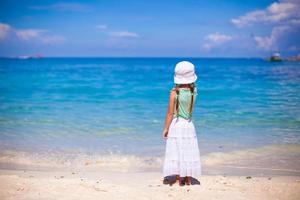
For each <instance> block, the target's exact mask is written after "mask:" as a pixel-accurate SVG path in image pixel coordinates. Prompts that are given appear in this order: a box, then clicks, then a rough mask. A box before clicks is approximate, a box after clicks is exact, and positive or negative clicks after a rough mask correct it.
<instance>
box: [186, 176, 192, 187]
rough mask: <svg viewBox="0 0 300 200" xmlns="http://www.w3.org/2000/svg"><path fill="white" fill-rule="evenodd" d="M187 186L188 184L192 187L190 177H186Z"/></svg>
mask: <svg viewBox="0 0 300 200" xmlns="http://www.w3.org/2000/svg"><path fill="white" fill-rule="evenodd" d="M185 184H186V185H191V179H190V177H189V176H186V177H185Z"/></svg>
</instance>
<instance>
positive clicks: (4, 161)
mask: <svg viewBox="0 0 300 200" xmlns="http://www.w3.org/2000/svg"><path fill="white" fill-rule="evenodd" d="M163 159H164V158H163V156H137V155H130V154H114V153H107V154H104V155H101V154H88V153H74V152H71V153H61V152H43V153H42V152H40V153H32V152H25V151H16V150H4V151H1V152H0V168H2V169H24V170H26V169H27V170H51V169H58V170H85V171H96V170H104V171H118V172H131V171H161V170H162V166H163ZM201 162H202V167H203V169H204V174H210V173H219V174H220V173H223V172H224V171H226V172H227V173H228V174H230V173H231V174H235V171H236V170H242V171H243V172H248V171H249V170H252V171H255V172H257V173H259V172H260V171H264V172H265V171H272V173H280V174H283V175H290V174H291V173H294V174H297V175H300V146H299V145H288V144H286V145H268V146H262V147H259V148H248V149H242V150H236V151H230V152H212V153H208V154H205V155H201ZM213 169H218V171H217V172H212V170H213ZM228 169H230V170H229V171H228Z"/></svg>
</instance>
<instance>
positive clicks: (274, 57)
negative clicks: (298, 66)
mask: <svg viewBox="0 0 300 200" xmlns="http://www.w3.org/2000/svg"><path fill="white" fill-rule="evenodd" d="M267 60H268V61H270V62H281V61H300V53H299V54H298V55H297V56H291V57H287V58H285V59H283V58H282V57H281V56H280V53H278V52H276V53H273V54H272V56H271V57H270V58H268V59H267Z"/></svg>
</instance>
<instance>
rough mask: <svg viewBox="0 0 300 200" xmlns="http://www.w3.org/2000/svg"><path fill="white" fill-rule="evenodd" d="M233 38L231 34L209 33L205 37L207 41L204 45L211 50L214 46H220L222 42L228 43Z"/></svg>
mask: <svg viewBox="0 0 300 200" xmlns="http://www.w3.org/2000/svg"><path fill="white" fill-rule="evenodd" d="M231 39H232V37H231V36H229V35H225V34H220V33H218V32H216V33H212V34H209V35H207V36H206V37H205V42H204V44H203V45H202V47H203V48H204V49H206V50H210V49H211V48H213V47H216V46H219V45H220V44H223V43H226V42H228V41H230V40H231Z"/></svg>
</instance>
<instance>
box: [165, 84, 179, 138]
mask: <svg viewBox="0 0 300 200" xmlns="http://www.w3.org/2000/svg"><path fill="white" fill-rule="evenodd" d="M175 94H176V91H175V89H172V90H171V92H170V97H169V105H168V110H167V113H166V118H165V126H164V130H163V137H164V138H167V137H168V131H169V127H170V124H171V122H172V119H173V113H174V99H175Z"/></svg>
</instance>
